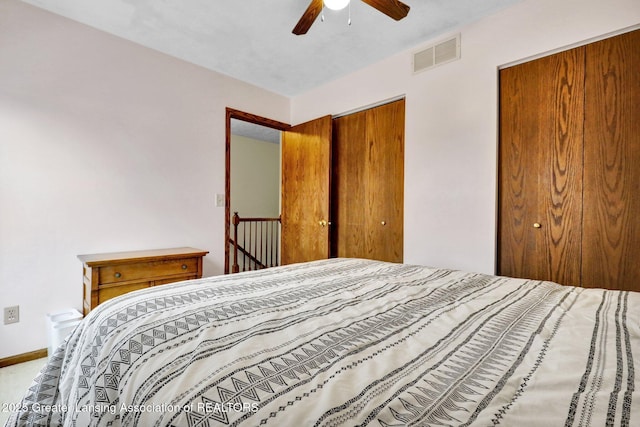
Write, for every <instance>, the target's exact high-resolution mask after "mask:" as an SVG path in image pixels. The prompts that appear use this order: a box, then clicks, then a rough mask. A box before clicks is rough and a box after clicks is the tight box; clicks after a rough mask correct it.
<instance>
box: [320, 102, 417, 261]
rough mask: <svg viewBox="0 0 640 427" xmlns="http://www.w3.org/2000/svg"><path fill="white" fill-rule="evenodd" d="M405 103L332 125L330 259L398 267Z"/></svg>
mask: <svg viewBox="0 0 640 427" xmlns="http://www.w3.org/2000/svg"><path fill="white" fill-rule="evenodd" d="M404 107H405V105H404V100H400V101H395V102H392V103H389V104H385V105H382V106H379V107H376V108H372V109H369V110H365V111H361V112H358V113H354V114H350V115H348V116H343V117H340V118H337V119H335V120H334V141H333V144H334V145H333V169H334V170H333V194H334V197H333V198H332V217H333V219H334V225H333V229H332V255H334V256H340V257H358V258H368V259H376V260H381V261H391V262H402V260H403V230H404V112H405V108H404Z"/></svg>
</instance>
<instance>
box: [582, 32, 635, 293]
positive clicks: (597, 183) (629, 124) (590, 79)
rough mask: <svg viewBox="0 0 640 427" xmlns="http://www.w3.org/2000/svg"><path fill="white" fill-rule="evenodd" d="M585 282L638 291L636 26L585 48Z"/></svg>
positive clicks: (584, 283) (593, 285)
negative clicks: (628, 31)
mask: <svg viewBox="0 0 640 427" xmlns="http://www.w3.org/2000/svg"><path fill="white" fill-rule="evenodd" d="M586 49H587V50H586V64H587V65H586V110H585V135H584V136H585V137H584V166H585V167H584V207H585V210H584V236H583V248H582V254H583V260H582V278H583V286H585V287H605V288H610V289H623V290H636V291H638V290H640V30H636V31H633V32H631V33H627V34H623V35H620V36H616V37H613V38H610V39H606V40H603V41H600V42H596V43H592V44H590V45H588V46H587V47H586Z"/></svg>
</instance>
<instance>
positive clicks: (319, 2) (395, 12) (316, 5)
mask: <svg viewBox="0 0 640 427" xmlns="http://www.w3.org/2000/svg"><path fill="white" fill-rule="evenodd" d="M362 1H363V2H364V3H366V4H368V5H369V6H371V7H373V8H375V9H378V10H379V11H380V12H382V13H384V14H385V15H387V16H389V17H391V18H393V19H395V20H396V21H399V20H401V19H402V18H404V17H405V16H407V14H408V13H409V6H408V5H406V4H404V3H402V2H401V1H399V0H362ZM326 3H329V2H325V1H323V0H311V3H310V4H309V7H307V10H305V11H304V13H303V14H302V17H301V18H300V20H299V21H298V23H297V24H296V26H295V28H294V29H293V31H292V32H293V34H295V35H297V36H299V35H301V34H306V33H307V31H309V28H311V25H312V24H313V22H314V21H315V20H316V18H317V17H318V15H320V13H321V12H322V8H323V7H324V6H325V5H326ZM341 3H342V4H343V6H342V7H345V6H346V5H347V4H348V3H349V0H346V1H342V2H341ZM327 7H329V6H328V5H327Z"/></svg>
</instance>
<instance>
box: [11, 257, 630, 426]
mask: <svg viewBox="0 0 640 427" xmlns="http://www.w3.org/2000/svg"><path fill="white" fill-rule="evenodd" d="M639 313H640V294H639V293H633V292H617V291H604V290H601V289H591V290H589V289H581V288H573V287H567V286H560V285H557V284H553V283H550V282H539V281H527V280H520V279H508V278H504V277H495V276H489V275H483V274H469V273H463V272H459V271H450V270H442V269H433V268H427V267H422V266H413V265H402V264H389V263H381V262H374V261H366V260H350V259H337V260H324V261H317V262H312V263H308V264H296V265H292V266H286V267H278V268H273V269H268V270H263V271H261V272H250V273H240V274H235V275H228V276H219V277H212V278H205V279H200V280H194V281H189V282H182V283H178V284H172V285H166V286H161V287H156V288H150V289H148V290H143V291H139V292H134V293H130V294H127V295H125V296H123V297H120V298H117V299H114V300H111V301H108V302H107V303H104V304H101V305H100V306H98V308H97V309H95V310H94V311H92V312H91V313H90V314H89V316H88V317H87V318H86V319H85V320H84V321H83V322H82V324H81V326H80V327H79V328H78V329H76V331H75V332H74V333H73V334H72V336H71V337H70V339H69V340H68V342H67V343H66V345H63V346H62V347H61V348H59V349H58V350H57V351H56V353H55V356H54V357H53V358H52V359H51V360H50V362H49V364H48V365H47V366H46V367H45V368H44V369H43V371H42V372H41V374H40V375H39V376H38V377H37V378H36V379H35V381H34V383H33V386H32V387H31V388H30V389H29V391H28V392H27V394H26V396H25V398H24V399H23V401H22V402H21V404H20V405H19V407H18V408H17V409H18V411H17V412H16V413H14V414H13V415H12V418H11V419H10V420H9V421H8V424H7V425H9V426H13V425H65V426H78V427H83V426H89V425H91V426H94V425H95V426H119V425H122V426H141V427H153V426H194V427H195V426H220V425H243V426H244V425H250V426H259V425H266V426H292V427H302V426H337V425H341V426H342V425H344V426H356V425H370V426H406V425H419V426H427V425H432V426H435V425H453V426H463V425H482V426H491V425H502V426H563V425H565V426H578V425H581V426H605V425H631V426H633V425H636V426H637V425H640V395H638V392H637V391H635V390H636V387H637V386H638V385H640V369H638V368H639V367H638V366H634V361H637V360H639V359H640V315H639ZM636 364H637V362H636ZM16 406H18V405H16Z"/></svg>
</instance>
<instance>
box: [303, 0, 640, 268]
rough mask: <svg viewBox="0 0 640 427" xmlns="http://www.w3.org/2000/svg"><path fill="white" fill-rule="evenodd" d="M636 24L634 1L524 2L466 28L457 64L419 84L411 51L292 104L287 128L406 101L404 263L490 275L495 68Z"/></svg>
mask: <svg viewBox="0 0 640 427" xmlns="http://www.w3.org/2000/svg"><path fill="white" fill-rule="evenodd" d="M638 23H640V1H638V0H611V1H606V2H604V1H601V0H525V1H523V2H521V3H518V4H516V5H515V6H512V7H510V8H507V9H505V10H502V11H500V12H499V13H496V14H494V15H492V16H490V17H487V18H485V19H482V20H481V21H478V22H476V23H474V24H472V25H468V26H465V27H463V28H459V29H457V30H456V31H452V32H451V34H448V35H447V36H449V35H453V34H455V33H457V32H460V33H461V35H462V59H460V60H458V61H456V62H452V63H449V64H446V65H442V66H440V67H437V68H434V69H432V70H430V71H425V72H422V73H419V74H416V75H412V72H411V69H412V68H411V67H412V65H411V60H412V52H415V51H416V50H418V49H419V48H420V47H421V46H426V45H428V44H430V43H433V42H438V41H440V40H441V38H437V39H434V40H432V41H430V42H427V43H425V44H424V45H421V46H413V47H411V48H409V49H408V50H407V51H405V52H404V53H401V54H398V55H396V56H393V57H391V58H388V59H387V60H384V61H382V62H380V63H378V64H375V65H373V66H370V67H367V68H366V69H363V70H361V71H359V72H356V73H353V74H351V75H349V76H346V77H344V78H341V79H339V80H336V81H334V82H332V83H329V84H327V85H325V86H322V87H319V88H317V89H314V90H312V91H310V92H308V93H305V94H303V95H301V96H298V97H295V98H294V99H293V100H292V124H296V123H301V122H304V121H307V120H309V119H312V118H315V117H319V116H322V115H325V114H338V113H341V112H345V111H350V110H353V109H356V108H359V107H362V106H366V105H368V104H372V103H375V102H377V101H380V100H384V99H388V98H392V97H395V96H398V95H402V94H405V95H406V133H405V148H406V154H405V233H404V242H405V246H404V254H405V257H404V260H405V262H407V263H419V264H427V265H433V266H438V267H449V268H457V269H464V270H471V271H479V272H485V273H493V272H494V271H495V240H496V180H497V177H496V163H497V162H496V159H497V141H498V133H497V130H498V127H497V126H498V117H497V111H498V109H497V108H498V67H500V66H502V65H504V64H508V63H511V62H513V61H517V60H520V59H523V58H527V57H530V56H532V55H537V54H540V53H543V52H548V51H550V50H553V49H556V48H560V47H564V46H567V45H571V44H574V43H577V42H581V41H584V40H587V39H590V38H593V37H599V36H601V35H604V34H607V33H609V32H612V31H616V30H619V29H622V28H626V27H629V26H633V25H636V24H638Z"/></svg>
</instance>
